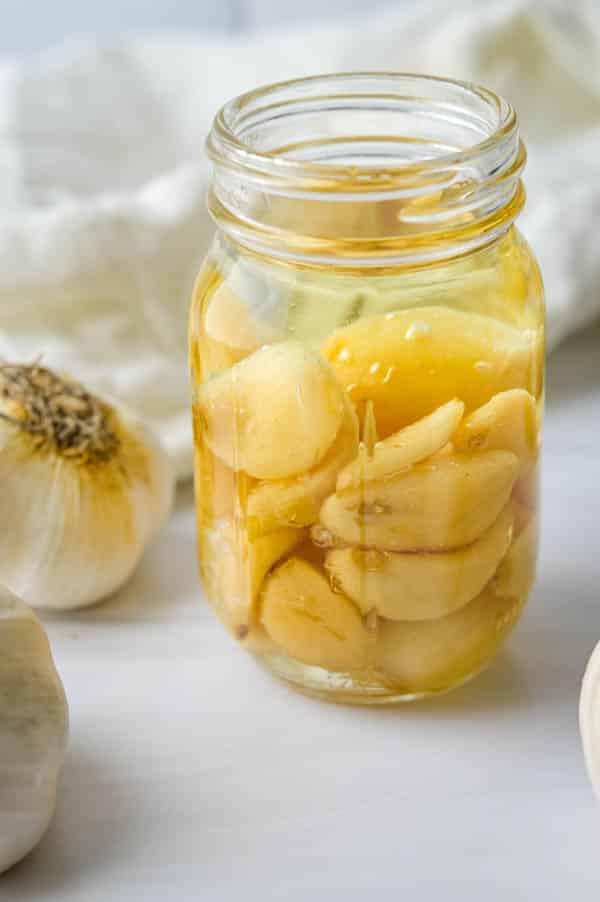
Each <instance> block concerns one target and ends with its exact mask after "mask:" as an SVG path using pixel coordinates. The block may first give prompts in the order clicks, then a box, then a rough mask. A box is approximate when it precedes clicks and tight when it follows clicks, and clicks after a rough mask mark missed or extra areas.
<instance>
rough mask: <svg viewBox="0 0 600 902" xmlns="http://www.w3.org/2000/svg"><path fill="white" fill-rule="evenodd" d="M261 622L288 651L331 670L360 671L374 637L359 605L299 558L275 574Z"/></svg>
mask: <svg viewBox="0 0 600 902" xmlns="http://www.w3.org/2000/svg"><path fill="white" fill-rule="evenodd" d="M261 602H262V607H261V621H262V623H263V625H264V627H265V629H266V631H267V633H268V634H269V636H270V637H271V639H272V640H273V641H274V642H275V643H276V644H277V645H279V647H280V648H281V649H283V651H285V652H287V654H288V655H290V656H291V657H293V658H296V659H297V660H298V661H302V662H303V663H304V664H312V665H316V666H318V667H324V668H326V669H327V670H334V671H349V670H350V671H351V670H360V669H361V668H363V667H364V666H365V665H366V663H367V657H368V653H369V648H370V637H369V634H368V632H367V630H366V629H365V626H364V623H363V620H362V617H361V616H360V613H359V611H358V609H357V608H356V606H355V605H354V604H353V603H352V602H351V601H350V600H349V599H348V598H346V596H345V595H342V594H339V593H337V592H334V591H333V589H332V588H331V586H330V584H329V582H328V580H327V579H326V577H325V576H324V575H323V574H322V573H321V572H320V571H319V570H317V569H316V568H315V567H313V566H312V565H311V564H309V563H308V561H305V560H303V559H301V558H298V557H293V558H290V559H289V560H287V561H285V562H284V563H283V564H280V565H279V567H276V569H275V570H274V571H273V572H272V573H271V574H270V576H269V577H268V578H267V581H266V583H265V586H264V589H263V593H262V596H261Z"/></svg>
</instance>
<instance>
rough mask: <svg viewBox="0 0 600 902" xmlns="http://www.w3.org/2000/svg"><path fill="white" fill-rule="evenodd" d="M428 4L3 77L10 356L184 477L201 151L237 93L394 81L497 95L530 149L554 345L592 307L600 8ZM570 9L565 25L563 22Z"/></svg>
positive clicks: (72, 60) (3, 305)
mask: <svg viewBox="0 0 600 902" xmlns="http://www.w3.org/2000/svg"><path fill="white" fill-rule="evenodd" d="M474 9H475V7H474V5H473V4H472V3H470V2H468V3H463V4H461V3H457V4H453V5H452V7H449V5H448V4H447V3H445V2H444V3H435V2H433V3H426V4H420V5H419V7H418V9H417V10H412V9H407V11H406V12H404V13H393V14H390V15H386V16H382V17H380V19H379V20H378V21H377V22H372V21H371V23H370V24H369V25H367V26H365V23H364V22H362V21H361V22H359V21H356V22H354V23H351V24H349V25H347V26H343V27H337V26H334V25H328V26H322V27H319V28H318V29H317V28H309V29H306V30H305V31H299V30H294V31H293V32H289V33H287V32H271V33H268V34H264V35H260V36H257V37H255V38H252V39H250V38H249V37H241V38H238V39H225V38H219V39H217V38H211V39H203V40H201V39H199V38H197V37H196V38H189V37H188V38H186V37H184V36H181V37H170V38H165V39H155V40H144V41H137V42H127V43H122V44H120V45H115V46H112V47H100V46H92V45H85V46H81V45H79V46H73V47H71V48H70V49H68V48H63V49H62V50H61V51H60V52H57V53H55V54H49V55H48V56H46V57H45V58H43V59H41V60H39V61H37V62H36V63H28V64H27V65H22V66H17V65H10V66H9V65H5V66H4V68H2V69H0V210H1V213H0V356H2V357H6V358H21V359H22V358H31V357H34V356H37V355H40V354H42V355H43V359H44V361H45V362H46V363H48V364H49V365H52V366H56V367H59V368H61V369H64V370H67V371H69V372H72V373H73V374H75V375H77V376H79V377H80V378H82V379H83V380H85V381H86V382H87V383H88V384H89V385H90V386H92V387H94V388H96V389H98V390H101V391H104V392H108V393H110V394H113V395H116V396H117V397H119V398H121V399H122V400H124V401H125V402H127V403H128V404H129V405H130V406H131V407H133V408H135V409H136V410H138V411H139V412H140V413H141V414H142V415H144V416H146V417H147V418H148V419H149V420H151V421H152V422H153V423H154V425H155V426H156V427H157V429H158V430H159V431H160V433H161V435H162V436H163V438H164V440H165V441H166V443H167V445H168V447H169V448H170V450H171V451H172V453H173V455H174V458H175V460H176V463H177V466H178V471H179V473H180V475H181V476H186V475H188V474H189V472H190V457H191V453H190V452H191V437H190V429H189V422H188V421H189V416H188V409H187V408H188V401H187V363H186V337H185V332H186V310H187V304H188V299H189V294H190V290H191V285H192V281H193V278H194V275H195V273H196V270H197V268H198V265H199V261H200V259H201V258H202V255H203V254H204V252H205V250H206V248H207V246H208V243H209V241H210V236H211V234H212V226H211V224H210V222H209V220H208V216H207V214H206V212H205V207H204V192H205V189H206V184H207V178H208V167H207V165H206V163H205V162H204V161H203V158H202V142H203V139H204V136H205V134H206V132H207V131H208V129H209V127H210V122H211V119H212V116H213V114H214V112H215V110H216V109H217V108H218V106H219V105H220V104H221V103H222V102H224V101H225V100H226V99H228V98H229V97H231V96H233V95H235V94H236V93H239V92H240V91H242V90H247V89H248V88H250V87H252V86H255V85H258V84H261V83H265V82H268V81H272V80H276V79H281V78H289V77H293V76H299V75H303V74H310V73H315V72H323V71H333V70H350V69H395V70H413V71H423V72H431V73H434V74H447V75H453V76H457V77H462V78H472V79H474V80H477V81H480V82H483V83H485V84H488V85H490V86H491V87H494V88H496V89H497V90H498V91H500V92H501V93H503V94H505V95H506V96H507V97H508V98H509V99H510V100H511V101H512V102H513V103H514V104H515V106H516V107H517V109H518V110H519V112H520V114H521V119H522V123H523V132H524V135H525V138H526V140H527V141H528V144H529V149H530V165H529V168H528V171H527V177H526V181H527V184H528V187H529V197H530V200H529V205H528V208H527V212H526V213H525V215H524V217H523V219H522V225H523V228H524V231H525V233H526V234H527V236H528V238H529V239H530V241H531V242H532V243H533V245H534V248H535V250H536V251H537V253H538V256H539V258H540V261H541V265H542V270H543V272H544V276H545V280H546V285H547V291H548V304H549V336H550V343H551V346H555V345H556V344H557V342H558V341H560V340H561V338H563V337H564V336H565V335H566V334H568V333H569V332H571V331H573V330H574V329H576V328H578V327H580V326H581V325H583V324H584V323H586V322H588V321H589V320H590V319H591V318H592V317H593V316H595V315H596V314H597V313H598V312H600V290H599V289H598V287H597V286H598V285H599V284H600V254H598V251H597V238H596V231H597V223H598V222H599V221H600V67H598V60H599V59H600V12H599V11H598V8H597V7H596V6H595V5H594V4H592V3H585V2H583V0H580V2H569V3H567V2H566V0H565V2H564V3H552V4H549V3H532V2H527V0H520V2H501V3H492V4H491V5H489V6H484V7H479V6H478V7H477V10H478V11H477V12H475V11H474ZM567 11H568V12H567Z"/></svg>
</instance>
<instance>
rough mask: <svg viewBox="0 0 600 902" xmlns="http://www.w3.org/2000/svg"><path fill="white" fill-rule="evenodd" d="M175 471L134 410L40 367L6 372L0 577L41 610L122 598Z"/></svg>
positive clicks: (2, 369) (0, 393)
mask: <svg viewBox="0 0 600 902" xmlns="http://www.w3.org/2000/svg"><path fill="white" fill-rule="evenodd" d="M173 484H174V483H173V473H172V469H171V463H170V461H169V458H168V456H167V454H166V452H165V451H164V450H163V449H162V447H161V446H160V444H159V443H158V441H157V440H156V439H155V438H154V437H153V436H152V435H151V434H150V433H149V432H148V430H147V429H146V428H145V427H144V426H143V424H141V423H140V422H139V421H138V420H136V419H135V418H134V417H132V416H131V415H130V414H129V413H127V412H125V411H123V410H121V409H119V410H117V409H115V408H113V407H112V406H110V405H109V404H107V403H106V402H104V401H102V400H99V399H98V398H96V397H94V396H93V395H91V394H89V392H87V391H86V390H85V389H84V388H83V386H81V385H79V384H78V383H76V382H72V381H70V380H68V379H65V378H62V377H59V376H57V375H55V374H54V373H52V372H51V371H50V370H48V369H46V368H44V367H41V366H38V365H36V364H34V365H31V366H26V365H10V366H9V365H3V366H0V485H1V486H2V492H0V522H1V523H3V524H7V528H3V535H2V541H1V542H0V581H1V582H3V583H4V584H5V585H7V586H8V587H9V588H10V589H11V590H12V591H13V592H15V593H16V594H17V595H19V596H20V597H21V598H24V599H25V601H26V602H28V603H29V604H31V605H33V606H34V607H40V608H54V609H62V610H64V609H69V608H78V607H85V606H86V605H90V604H94V603H95V602H97V601H100V600H101V599H103V598H105V597H106V596H108V595H110V594H111V593H113V592H115V591H116V590H117V589H118V588H119V587H120V586H121V585H122V584H123V583H124V582H125V581H126V580H127V578H128V577H129V576H130V575H131V573H132V572H133V570H134V569H135V567H136V565H137V563H138V561H139V559H140V557H141V555H142V552H143V550H144V548H145V546H146V544H147V543H148V541H149V540H150V539H151V538H152V537H153V536H154V534H155V533H156V531H157V530H158V528H159V527H160V525H161V524H162V523H163V521H164V520H165V518H166V516H167V514H168V512H169V510H170V507H171V502H172V497H173Z"/></svg>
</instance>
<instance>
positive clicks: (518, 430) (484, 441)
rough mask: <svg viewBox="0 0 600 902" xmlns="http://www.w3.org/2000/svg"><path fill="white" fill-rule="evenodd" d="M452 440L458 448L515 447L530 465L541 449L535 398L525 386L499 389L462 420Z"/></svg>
mask: <svg viewBox="0 0 600 902" xmlns="http://www.w3.org/2000/svg"><path fill="white" fill-rule="evenodd" d="M452 441H453V443H454V446H455V448H456V450H457V451H479V450H490V451H491V450H494V449H500V450H504V451H512V452H513V454H516V455H517V457H518V458H519V460H520V461H521V467H522V468H524V467H527V466H528V465H529V464H531V463H533V461H534V460H535V458H536V456H537V449H538V425H537V405H536V403H535V398H534V397H533V396H532V395H530V394H529V392H527V391H525V390H524V389H522V388H514V389H511V390H510V391H505V392H499V393H498V394H497V395H494V397H493V398H491V399H490V400H489V401H488V402H487V403H486V404H484V405H483V407H478V408H477V410H474V411H473V413H471V414H469V416H468V417H466V418H465V419H464V420H463V422H462V423H461V424H460V426H459V428H458V429H457V431H456V434H455V435H454V436H453V437H452Z"/></svg>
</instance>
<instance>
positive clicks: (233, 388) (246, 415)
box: [197, 341, 346, 479]
mask: <svg viewBox="0 0 600 902" xmlns="http://www.w3.org/2000/svg"><path fill="white" fill-rule="evenodd" d="M345 404H346V402H345V399H344V394H343V392H342V390H341V388H340V387H339V385H338V384H337V382H336V380H335V376H334V375H333V372H332V370H331V368H330V367H329V366H328V365H327V363H326V362H325V361H323V360H322V359H321V358H320V357H319V355H318V354H316V353H313V352H311V351H308V350H307V349H306V348H304V347H303V346H302V345H301V344H299V343H296V342H291V341H289V342H282V343H281V344H276V345H271V346H270V347H266V348H261V350H259V351H256V352H255V353H254V354H251V355H250V357H246V358H245V359H244V360H242V361H241V362H240V363H238V364H236V366H234V367H232V368H231V369H230V370H228V371H226V372H224V373H221V374H220V375H218V376H215V377H214V378H213V379H209V380H208V382H205V383H204V385H202V387H201V388H200V390H199V392H198V398H197V415H198V416H199V417H200V418H202V420H203V424H204V425H203V435H204V437H205V440H206V442H207V444H208V445H209V447H210V448H211V449H212V451H213V452H214V453H215V454H216V455H218V457H220V458H221V459H222V460H223V461H224V462H225V463H226V464H227V465H228V466H229V467H231V468H232V469H234V470H245V471H246V472H247V473H248V474H249V475H250V476H254V477H256V478H257V479H284V478H287V477H289V476H295V475H297V474H298V473H302V472H303V471H305V470H310V469H311V468H312V467H314V466H316V465H317V464H318V463H319V462H320V461H321V460H322V459H323V457H324V456H325V454H326V453H327V451H328V450H329V448H330V447H331V445H332V444H333V441H334V440H335V437H336V435H337V433H338V431H339V429H340V426H341V424H342V420H343V417H344V411H345Z"/></svg>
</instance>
